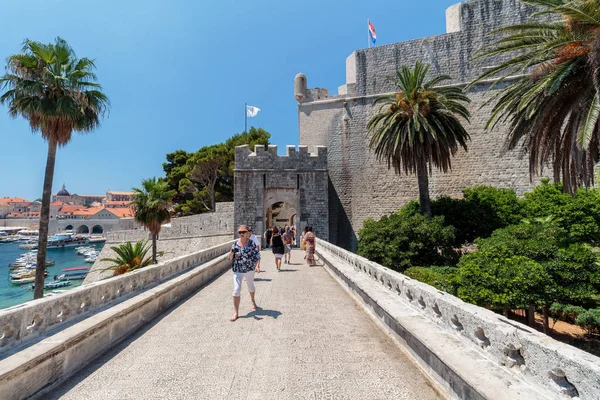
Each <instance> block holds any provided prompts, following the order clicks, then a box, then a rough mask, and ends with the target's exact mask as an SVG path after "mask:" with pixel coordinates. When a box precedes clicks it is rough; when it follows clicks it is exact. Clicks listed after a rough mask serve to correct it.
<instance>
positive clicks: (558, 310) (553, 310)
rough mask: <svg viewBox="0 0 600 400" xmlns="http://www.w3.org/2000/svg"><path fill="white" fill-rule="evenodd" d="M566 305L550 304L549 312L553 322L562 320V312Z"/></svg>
mask: <svg viewBox="0 0 600 400" xmlns="http://www.w3.org/2000/svg"><path fill="white" fill-rule="evenodd" d="M565 307H566V305H564V304H561V303H552V305H551V306H550V309H549V312H550V316H551V317H552V318H554V319H555V320H559V321H563V320H564V317H565V316H564V311H565Z"/></svg>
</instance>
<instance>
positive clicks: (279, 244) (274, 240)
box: [271, 226, 285, 272]
mask: <svg viewBox="0 0 600 400" xmlns="http://www.w3.org/2000/svg"><path fill="white" fill-rule="evenodd" d="M271 248H272V249H273V255H274V256H275V267H277V272H279V271H281V259H282V258H283V253H284V252H285V246H284V245H283V239H282V237H281V234H280V233H279V229H278V228H277V227H276V226H274V227H273V236H271Z"/></svg>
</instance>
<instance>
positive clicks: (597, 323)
mask: <svg viewBox="0 0 600 400" xmlns="http://www.w3.org/2000/svg"><path fill="white" fill-rule="evenodd" d="M576 323H577V325H579V326H580V327H582V328H583V329H584V330H585V332H586V333H587V334H590V335H591V334H600V310H598V309H595V310H587V311H584V312H582V313H581V314H579V315H578V316H577V320H576Z"/></svg>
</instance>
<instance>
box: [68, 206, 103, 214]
mask: <svg viewBox="0 0 600 400" xmlns="http://www.w3.org/2000/svg"><path fill="white" fill-rule="evenodd" d="M103 209H104V207H91V208H85V207H84V208H79V209H78V210H75V211H73V215H79V216H87V215H95V214H96V213H98V212H99V211H102V210H103ZM61 211H62V210H61Z"/></svg>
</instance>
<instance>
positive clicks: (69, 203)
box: [0, 184, 138, 234]
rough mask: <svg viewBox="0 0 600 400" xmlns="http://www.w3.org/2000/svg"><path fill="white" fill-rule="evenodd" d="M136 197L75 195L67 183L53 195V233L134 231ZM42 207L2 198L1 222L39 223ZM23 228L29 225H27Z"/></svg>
mask: <svg viewBox="0 0 600 400" xmlns="http://www.w3.org/2000/svg"><path fill="white" fill-rule="evenodd" d="M133 195H134V192H117V191H112V190H108V191H107V192H106V195H105V196H101V195H80V194H76V193H73V194H71V193H70V192H69V191H68V190H67V188H66V186H65V185H64V184H63V185H62V188H61V189H60V190H59V191H58V192H57V193H56V194H54V195H52V203H51V204H50V231H51V232H55V231H61V230H65V229H67V230H74V231H76V232H77V233H96V234H98V233H104V232H107V231H111V230H123V229H134V228H136V227H138V224H137V223H136V222H135V220H134V218H133V211H132V209H131V208H130V204H131V201H132V199H133ZM41 208H42V203H41V202H39V201H34V202H29V201H27V200H25V199H21V198H16V197H10V198H9V197H6V198H1V199H0V219H5V220H29V219H31V220H38V221H39V218H40V211H41ZM5 222H6V223H9V222H8V221H5ZM23 222H24V221H23ZM33 222H34V221H32V223H33ZM35 222H37V221H35ZM15 223H21V222H20V221H11V224H12V225H14V224H15ZM23 225H24V226H26V225H27V223H24V224H23Z"/></svg>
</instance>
